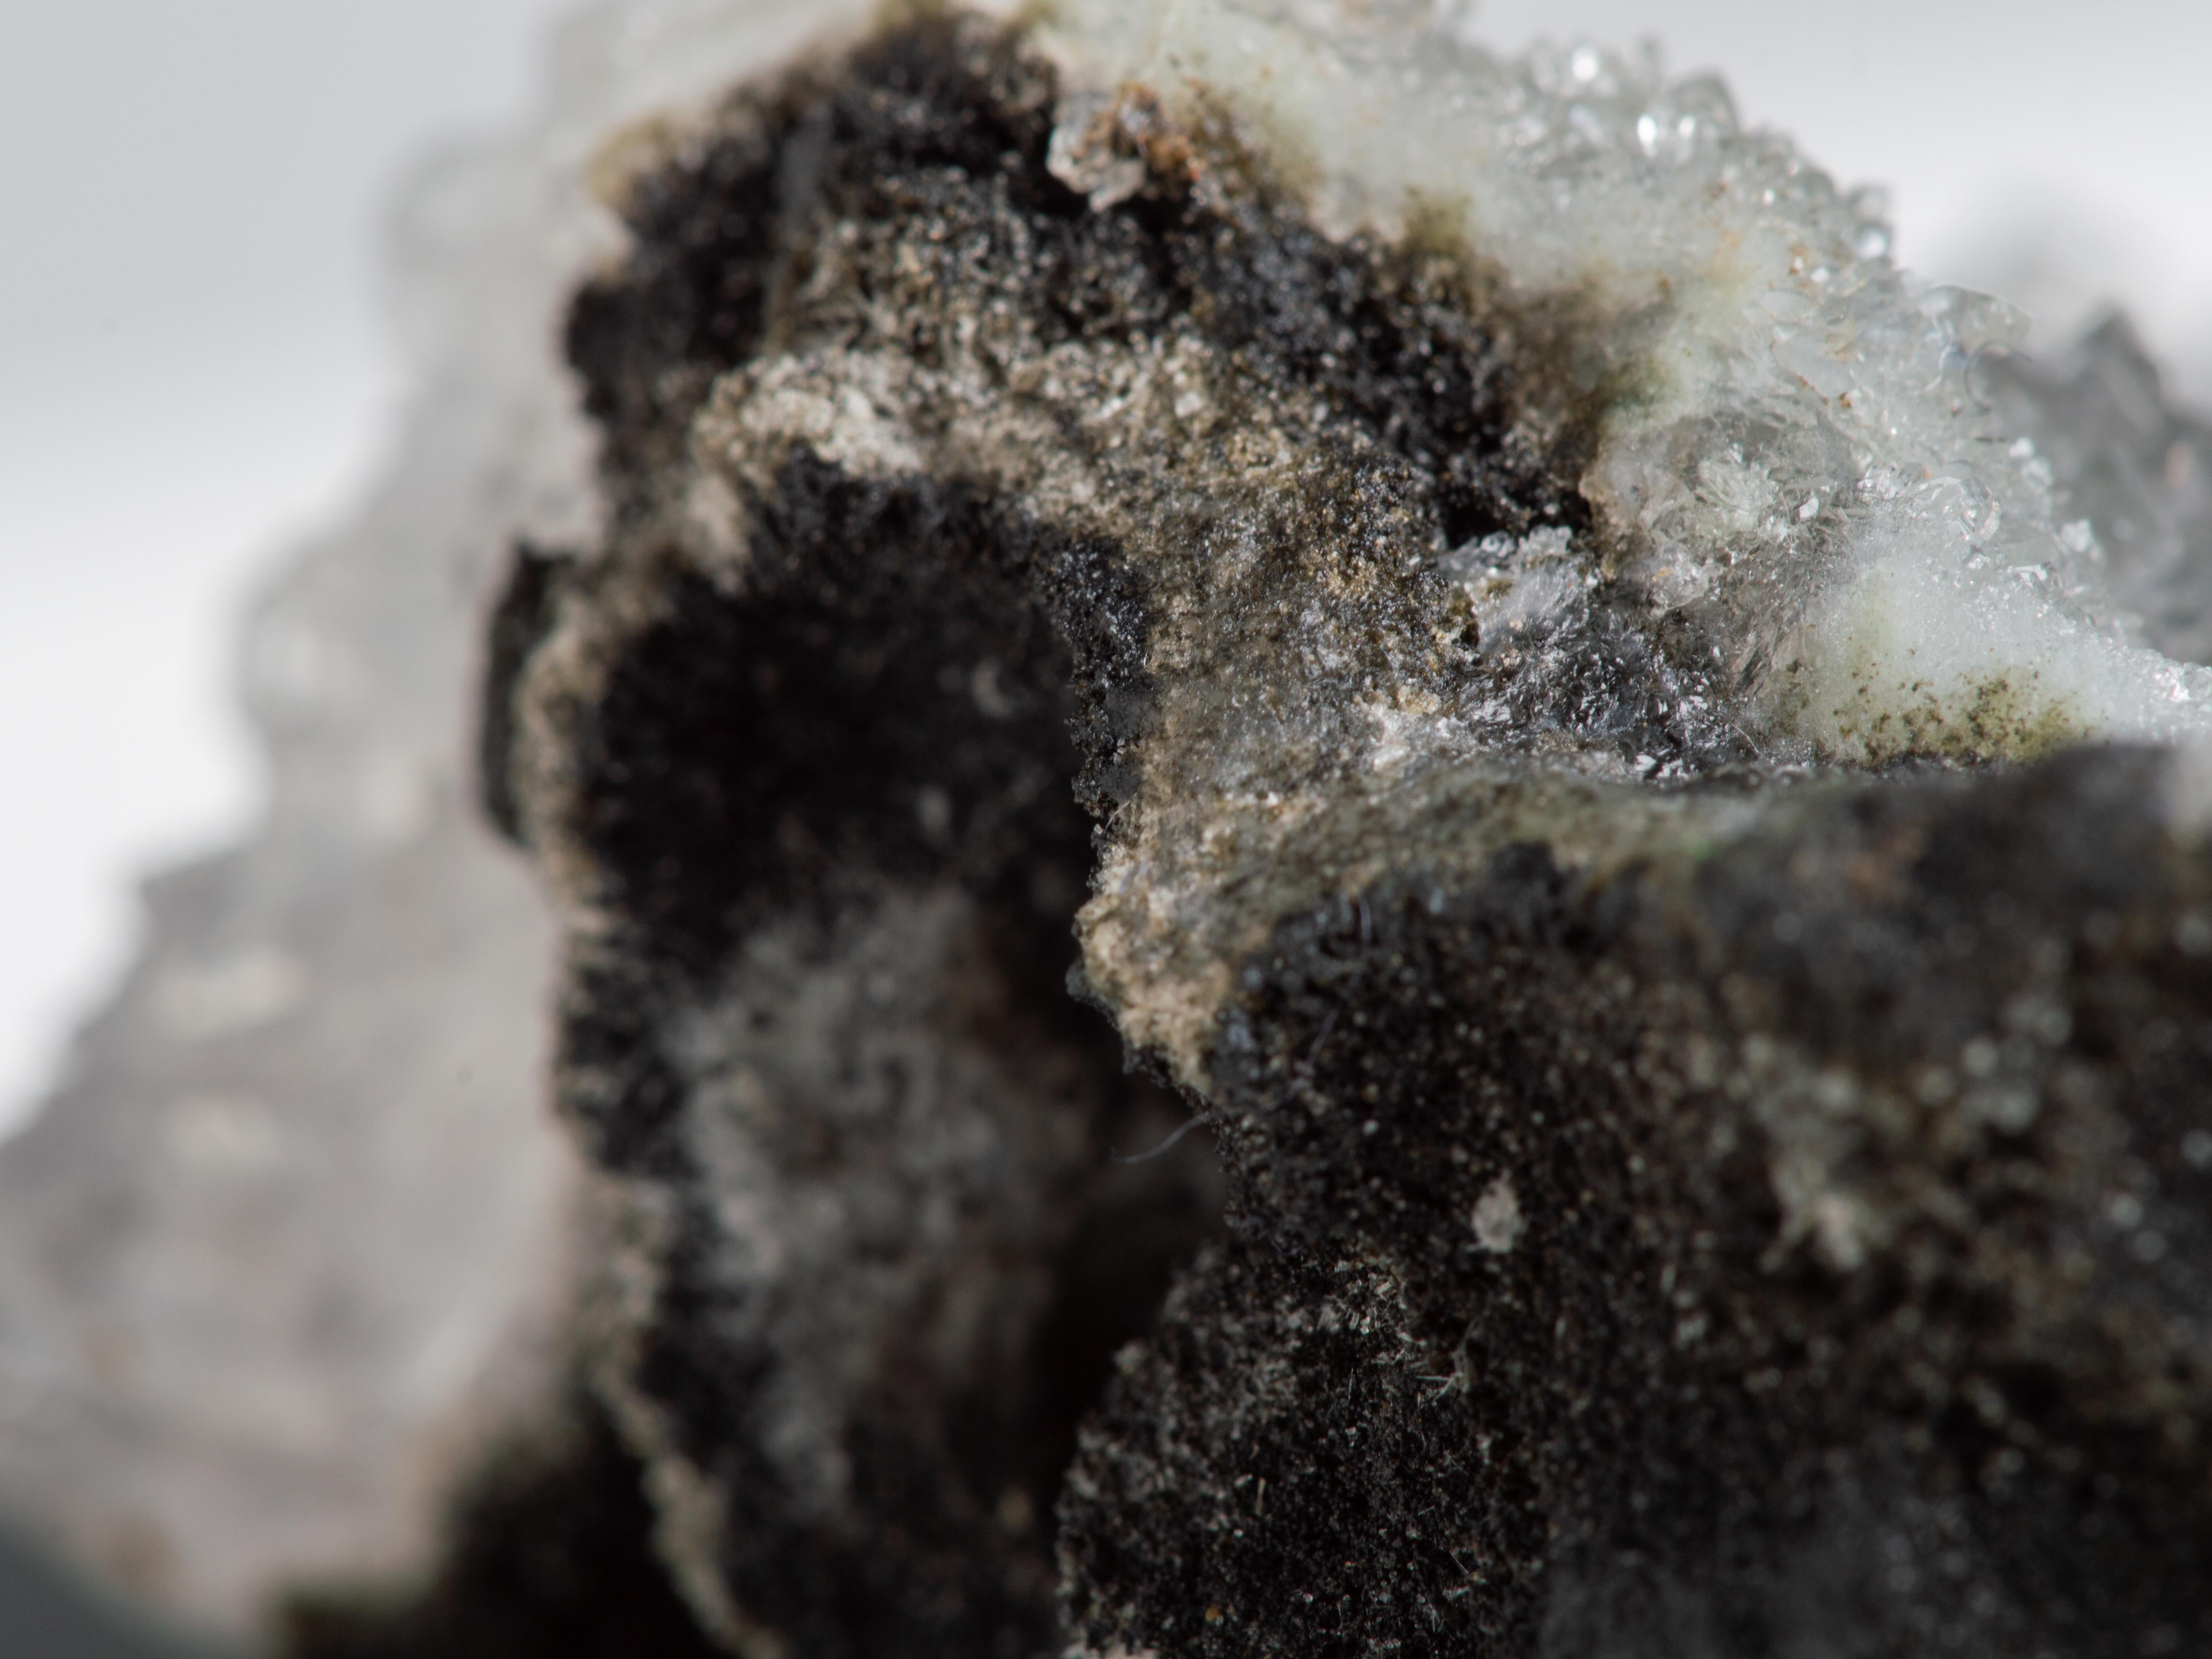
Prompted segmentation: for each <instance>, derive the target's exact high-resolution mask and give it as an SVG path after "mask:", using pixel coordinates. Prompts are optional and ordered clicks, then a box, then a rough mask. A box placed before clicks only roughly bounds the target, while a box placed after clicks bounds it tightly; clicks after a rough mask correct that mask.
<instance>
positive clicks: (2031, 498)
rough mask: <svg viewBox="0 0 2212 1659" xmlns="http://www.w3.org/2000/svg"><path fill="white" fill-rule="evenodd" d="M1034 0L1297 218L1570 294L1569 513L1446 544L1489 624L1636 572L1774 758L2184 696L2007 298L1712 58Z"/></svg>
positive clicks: (1380, 22) (1310, 19)
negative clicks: (1251, 160)
mask: <svg viewBox="0 0 2212 1659" xmlns="http://www.w3.org/2000/svg"><path fill="white" fill-rule="evenodd" d="M1054 19H1055V26H1054V29H1053V31H1052V33H1051V35H1050V37H1049V38H1050V40H1051V43H1052V49H1053V50H1054V52H1056V53H1057V54H1058V55H1059V56H1060V59H1061V60H1062V63H1063V65H1064V68H1065V70H1066V74H1067V76H1068V82H1067V84H1068V88H1069V95H1070V97H1071V100H1072V101H1073V106H1074V107H1076V108H1077V109H1079V111H1081V112H1082V113H1083V116H1084V118H1085V119H1091V118H1094V117H1093V115H1092V113H1091V112H1092V111H1094V110H1095V107H1096V100H1097V99H1098V98H1099V97H1100V96H1101V95H1103V94H1106V93H1107V92H1109V91H1111V90H1113V89H1117V88H1129V87H1137V88H1144V89H1145V90H1146V93H1148V94H1150V95H1151V96H1152V98H1155V99H1157V100H1158V102H1159V104H1160V106H1162V107H1163V108H1164V111H1165V112H1167V113H1168V115H1169V116H1170V118H1171V119H1178V120H1181V121H1183V122H1187V123H1189V124H1192V125H1201V124H1203V123H1205V122H1206V121H1208V120H1212V121H1216V122H1218V120H1219V119H1220V118H1221V117H1222V116H1223V115H1224V114H1226V115H1227V117H1228V118H1229V121H1230V123H1231V126H1232V128H1233V130H1234V131H1235V134H1236V136H1237V139H1238V140H1239V141H1240V142H1241V143H1243V145H1244V146H1245V147H1246V148H1248V149H1253V150H1255V151H1258V152H1260V153H1261V154H1263V155H1268V156H1269V157H1271V158H1272V160H1273V165H1274V168H1275V171H1276V173H1277V174H1278V175H1279V177H1280V178H1282V179H1285V180H1287V181H1288V182H1289V183H1290V184H1291V185H1293V186H1295V187H1296V188H1297V190H1298V191H1301V192H1302V193H1303V195H1304V198H1305V203H1306V205H1307V207H1308V208H1309V210H1310V211H1311V212H1312V213H1313V214H1314V215H1315V216H1316V218H1317V219H1318V220H1319V221H1320V222H1321V223H1322V225H1323V226H1324V227H1325V228H1328V229H1329V230H1331V231H1332V232H1334V233H1337V234H1348V233H1351V232H1354V231H1358V230H1363V229H1364V230H1370V231H1373V232H1376V233H1379V234H1385V235H1389V234H1395V233H1398V232H1401V231H1402V230H1404V229H1405V228H1407V227H1409V226H1416V225H1419V226H1424V227H1431V228H1432V227H1434V226H1436V225H1438V224H1443V225H1447V226H1449V227H1452V228H1453V232H1454V234H1463V235H1464V237H1465V239H1466V241H1467V244H1468V247H1469V249H1470V250H1471V252H1473V253H1474V255H1475V257H1476V258H1478V259H1479V260H1480V262H1481V263H1482V264H1483V265H1485V266H1486V267H1487V268H1488V269H1489V270H1491V271H1492V273H1493V274H1494V275H1495V276H1497V277H1498V279H1500V281H1501V282H1502V283H1503V285H1504V291H1505V292H1506V294H1507V295H1508V296H1509V297H1510V299H1512V300H1514V301H1517V302H1519V303H1522V304H1524V305H1542V304H1545V303H1547V302H1549V303H1552V304H1554V305H1555V306H1556V307H1558V308H1559V311H1561V312H1562V313H1565V314H1571V315H1573V316H1575V317H1577V318H1579V319H1583V325H1582V326H1581V327H1580V329H1579V331H1578V338H1579V339H1580V341H1581V343H1582V345H1583V349H1584V351H1585V353H1586V354H1587V355H1588V361H1587V362H1586V364H1585V372H1587V373H1589V374H1595V375H1596V376H1598V377H1599V378H1601V380H1605V381H1606V382H1607V385H1608V386H1609V387H1610V388H1611V396H1610V401H1609V406H1608V408H1607V413H1606V416H1605V419H1604V425H1603V428H1602V440H1601V446H1600V449H1599V452H1598V453H1597V455H1596V458H1595V462H1594V464H1593V465H1591V466H1590V468H1589V471H1588V473H1587V476H1586V477H1585V478H1584V479H1583V490H1584V492H1585V494H1587V495H1589V497H1590V498H1591V499H1592V501H1594V503H1595V505H1596V507H1597V508H1598V510H1599V513H1600V525H1599V528H1598V533H1597V535H1596V536H1595V538H1592V539H1593V541H1594V543H1595V544H1593V545H1591V546H1588V547H1582V548H1576V549H1571V550H1564V551H1563V550H1561V549H1560V548H1559V547H1556V546H1553V545H1552V544H1550V543H1548V542H1547V543H1544V544H1541V545H1534V546H1520V547H1498V546H1492V547H1488V548H1468V549H1462V550H1457V552H1456V553H1455V555H1454V558H1455V563H1456V565H1457V567H1458V568H1461V569H1462V570H1464V571H1465V572H1467V573H1468V577H1469V579H1470V580H1479V581H1480V582H1481V584H1482V585H1483V586H1484V587H1485V588H1486V590H1487V592H1486V593H1485V594H1483V595H1480V596H1478V597H1479V599H1480V608H1481V609H1483V610H1485V611H1494V612H1495V616H1496V618H1497V620H1498V621H1499V622H1500V623H1502V624H1503V625H1504V626H1506V627H1508V628H1511V627H1516V626H1518V627H1519V628H1521V629H1523V630H1527V629H1530V628H1531V627H1532V626H1534V628H1535V629H1536V631H1537V632H1538V633H1541V631H1542V630H1541V624H1542V623H1543V621H1544V619H1545V617H1546V615H1547V611H1548V612H1549V613H1550V614H1552V615H1553V616H1555V617H1557V616H1560V615H1563V614H1564V611H1565V608H1567V607H1571V606H1572V605H1575V604H1577V603H1578V602H1579V599H1580V597H1581V594H1582V592H1583V584H1582V583H1581V582H1578V581H1577V580H1570V579H1569V578H1570V576H1571V574H1578V575H1580V576H1583V577H1585V578H1588V579H1589V580H1595V578H1596V577H1597V576H1598V575H1599V574H1601V573H1602V574H1605V575H1607V576H1618V577H1626V578H1628V579H1630V580H1634V581H1637V582H1640V583H1642V584H1644V586H1646V588H1647V589H1648V592H1650V596H1651V599H1652V601H1653V603H1654V604H1655V605H1658V606H1661V607H1663V608H1665V609H1668V610H1673V609H1678V608H1679V609H1681V610H1683V611H1686V613H1687V614H1689V615H1691V616H1692V617H1696V618H1697V619H1699V622H1700V623H1702V624H1703V625H1704V627H1705V631H1706V634H1707V636H1708V637H1709V638H1710V639H1711V641H1714V648H1715V649H1716V650H1717V652H1718V653H1719V658H1718V662H1717V667H1718V668H1719V669H1720V670H1721V673H1720V674H1719V676H1718V679H1719V681H1720V682H1721V683H1722V684H1724V685H1725V686H1726V687H1727V688H1728V691H1727V695H1726V696H1723V697H1721V698H1719V699H1717V700H1715V705H1714V706H1713V707H1711V708H1705V709H1703V710H1699V711H1695V712H1696V713H1697V714H1698V716H1699V719H1701V720H1704V721H1705V722H1706V723H1707V725H1708V726H1710V727H1711V728H1712V729H1713V730H1714V731H1715V732H1720V731H1723V730H1726V731H1729V732H1733V733H1734V734H1735V735H1736V736H1737V737H1738V738H1740V739H1742V740H1744V741H1747V743H1748V744H1749V747H1750V749H1751V750H1752V751H1753V752H1754V753H1756V754H1759V755H1762V756H1764V757H1767V758H1769V759H1771V760H1775V761H1783V762H1787V761H1792V760H1816V761H1817V760H1834V761H1846V762H1849V761H1880V760H1882V759H1884V758H1887V757H1892V756H1894V755H1897V754H1899V753H1902V752H1907V751H1921V752H1933V753H1937V754H1948V755H1951V756H1954V757H1960V758H1967V757H1994V756H2021V755H2026V754H2032V753H2035V752H2040V751H2041V750H2045V749H2048V748H2051V747H2053V746H2056V745H2057V744H2060V743H2063V742H2065V741H2068V740H2070V739H2075V738H2145V739H2172V738H2183V737H2186V736H2190V735H2192V734H2198V733H2203V732H2212V671H2208V670H2207V669H2206V668H2205V667H2203V666H2202V665H2199V664H2198V663H2197V662H2196V661H2192V660H2179V659H2173V658H2170V657H2168V656H2166V655H2164V654H2161V653H2160V651H2159V650H2157V649H2155V648H2154V637H2152V636H2147V635H2146V630H2145V627H2144V622H2143V616H2144V613H2145V612H2146V611H2154V610H2156V609H2157V608H2159V605H2160V595H2161V593H2162V592H2163V591H2164V590H2163V586H2162V584H2170V583H2171V582H2172V581H2174V580H2185V579H2186V572H2185V571H2184V570H2179V569H2176V568H2167V569H2165V570H2163V571H2159V570H2152V569H2148V568H2144V566H2143V565H2142V562H2137V564H2136V568H2132V569H2130V570H2127V571H2120V570H2116V568H2114V566H2115V562H2114V560H2113V558H2112V549H2111V547H2110V546H2109V545H2108V539H2109V538H2108V536H2107V534H2106V532H2103V531H2101V530H2100V526H2097V525H2096V524H2095V523H2094V522H2093V520H2087V519H2086V518H2081V517H2078V516H2075V515H2072V514H2069V513H2068V512H2067V511H2065V510H2063V508H2062V507H2061V506H2060V505H2059V504H2058V503H2057V501H2055V500H2054V472H2053V467H2052V464H2051V459H2050V458H2049V456H2048V455H2047V454H2046V453H2045V447H2046V446H2047V445H2048V443H2049V442H2050V441H2051V438H2050V435H2049V434H2048V433H2047V432H2046V433H2045V434H2044V435H2038V434H2037V433H2036V432H2035V431H2033V430H2032V429H2031V428H2034V427H2036V426H2037V425H2038V424H2039V421H2038V419H2037V417H2035V416H2033V414H2032V413H2023V410H2022V408H2021V400H2020V399H2019V398H2011V399H2007V398H2002V397H2001V396H2000V391H2001V388H2002V386H2004V385H2006V384H2007V383H2008V380H2011V381H2016V380H2017V376H2015V375H2011V374H2009V371H2010V370H2011V369H2012V368H2014V366H2015V357H2016V355H2017V353H2018V351H2019V349H2020V347H2021V342H2022V340H2023V339H2024V338H2025V336H2026V332H2027V319H2026V318H2025V317H2024V316H2022V315H2021V313H2018V312H2017V311H2015V309H2013V308H2012V307H2009V306H2008V305H2006V304H2005V303H2004V302H2003V301H2000V300H1997V299H1994V298H1991V297H1990V296H1987V295H1978V294H1973V293H1970V292H1967V291H1965V290H1962V289H1955V288H1944V287H1931V286H1929V285H1927V284H1925V283H1922V282H1920V281H1918V280H1917V279H1916V278H1915V277H1913V276H1911V274H1910V273H1908V272H1906V271H1905V270H1901V269H1899V266H1898V265H1897V264H1895V263H1894V261H1893V259H1892V258H1891V255H1890V236H1889V231H1888V228H1887V225H1886V224H1885V222H1884V221H1883V216H1882V204H1881V198H1880V197H1879V195H1878V193H1876V192H1873V191H1856V192H1851V193H1845V192H1844V191H1839V190H1838V188H1837V186H1836V185H1835V184H1834V183H1833V182H1832V180H1831V179H1829V177H1828V176H1827V175H1826V173H1822V172H1821V171H1820V170H1819V169H1818V168H1817V167H1814V166H1813V165H1812V164H1811V163H1809V162H1808V161H1806V160H1805V159H1804V158H1803V157H1802V156H1800V155H1798V154H1797V153H1796V149H1794V147H1793V146H1792V145H1791V144H1790V142H1789V140H1788V139H1787V138H1785V137H1782V136H1780V135H1778V134H1775V133H1772V132H1769V131H1747V130H1745V129H1744V128H1743V127H1742V126H1741V125H1740V123H1739V122H1738V120H1737V118H1736V115H1735V109H1734V106H1732V104H1731V102H1730V100H1729V95H1728V93H1727V91H1726V90H1725V88H1723V86H1722V85H1721V84H1720V83H1719V82H1717V81H1716V80H1714V79H1712V78H1711V77H1710V76H1690V77H1687V78H1684V79H1669V78H1668V76H1667V75H1666V74H1665V73H1664V71H1663V69H1662V65H1661V63H1660V61H1659V59H1658V58H1657V56H1656V53H1654V52H1648V51H1647V52H1643V53H1640V54H1637V55H1633V56H1623V55H1620V54H1617V53H1614V52H1608V51H1606V50H1603V49H1601V48H1600V47H1597V46H1590V45H1575V46H1568V47H1550V46H1541V47H1539V48H1537V49H1536V50H1534V52H1531V53H1530V54H1529V55H1528V57H1526V58H1520V59H1510V60H1509V59H1504V58H1498V57H1495V56H1493V55H1492V54H1490V53H1488V52H1485V51H1484V50H1482V49H1481V48H1480V46H1477V45H1475V44H1474V43H1473V42H1472V40H1469V39H1468V37H1467V34H1466V32H1465V29H1464V28H1463V27H1461V26H1459V25H1457V24H1456V23H1455V21H1454V20H1453V19H1452V18H1451V17H1449V15H1447V16H1444V17H1442V18H1438V17H1437V16H1433V15H1431V13H1430V12H1429V10H1428V9H1427V8H1425V7H1413V6H1408V5H1402V4H1401V5H1389V4H1382V5H1366V6H1357V7H1355V6H1348V5H1337V4H1332V3H1327V0H1139V3H1128V0H1060V3H1058V5H1057V6H1056V7H1055V9H1054ZM1431 234H1433V232H1432V230H1431ZM2031 401H2032V400H2031ZM2041 424H2042V425H2044V426H2045V427H2047V426H2049V425H2050V424H2051V422H2047V421H2045V422H2041ZM2175 453H2177V454H2179V453H2182V452H2180V451H2176V452H2175ZM2202 465H2203V461H2202V459H2197V452H2196V451H2193V450H2192V451H2190V452H2188V453H2187V454H2186V455H2185V457H2184V459H2177V460H2174V461H2173V462H2172V473H2173V477H2174V478H2175V480H2176V481H2177V483H2178V484H2182V483H2188V482H2189V481H2190V480H2191V479H2192V478H2193V477H2194V476H2195V474H2194V472H2193V471H2191V469H2192V468H2197V467H2201V466H2202ZM2174 563H2175V562H2174V561H2172V560H2171V559H2169V560H2168V561H2167V564H2168V565H2169V566H2172V565H2173V564H2174ZM2182 563H2183V564H2185V563H2186V562H2185V561H2184V562H2182ZM2161 642H2163V643H2166V644H2167V645H2168V647H2169V648H2176V647H2177V643H2178V642H2177V641H2172V640H2170V639H2169V640H2167V641H2161ZM2206 643H2207V641H2206V640H2205V638H2204V637H2203V635H2201V634H2200V635H2197V636H2194V637H2192V638H2191V639H2190V640H2189V641H2185V642H2179V648H2185V649H2186V650H2188V651H2189V653H2190V654H2191V656H2197V655H2202V654H2203V653H2204V652H2205V649H2206Z"/></svg>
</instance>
